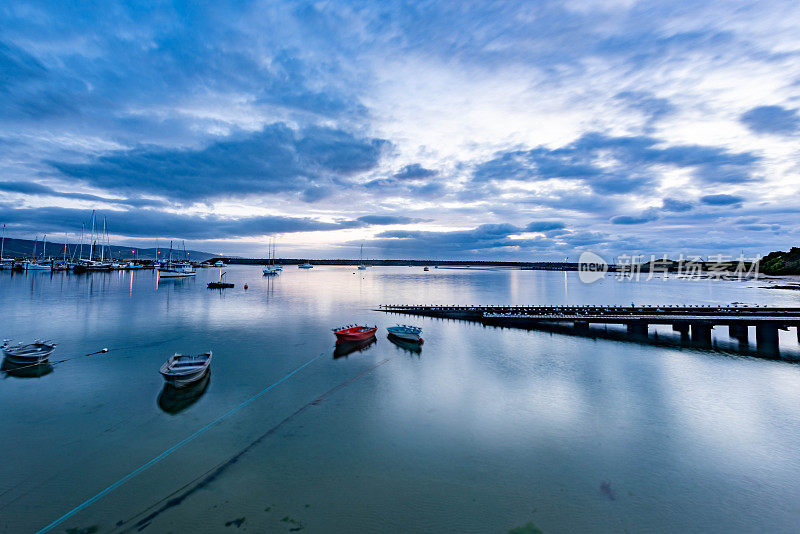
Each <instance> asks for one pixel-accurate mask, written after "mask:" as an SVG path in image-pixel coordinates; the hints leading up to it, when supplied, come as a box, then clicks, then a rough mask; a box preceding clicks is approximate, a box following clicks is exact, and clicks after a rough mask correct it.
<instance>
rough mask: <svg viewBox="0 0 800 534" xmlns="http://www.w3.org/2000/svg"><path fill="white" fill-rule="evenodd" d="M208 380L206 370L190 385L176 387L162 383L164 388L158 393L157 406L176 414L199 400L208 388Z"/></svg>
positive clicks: (209, 380)
mask: <svg viewBox="0 0 800 534" xmlns="http://www.w3.org/2000/svg"><path fill="white" fill-rule="evenodd" d="M209 382H211V372H210V371H207V372H206V374H205V376H204V377H203V378H201V379H200V380H199V381H198V382H196V383H194V384H192V385H191V386H187V387H183V388H176V387H174V386H171V385H169V384H164V389H162V390H161V393H159V394H158V407H159V408H161V409H162V410H163V411H165V412H166V413H168V414H171V415H175V414H178V413H180V412H182V411H184V410H185V409H186V408H188V407H189V406H191V405H192V404H194V403H195V402H197V401H198V400H200V397H202V396H203V394H204V393H205V392H206V389H208V384H209Z"/></svg>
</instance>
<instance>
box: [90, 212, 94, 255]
mask: <svg viewBox="0 0 800 534" xmlns="http://www.w3.org/2000/svg"><path fill="white" fill-rule="evenodd" d="M94 222H95V215H94V210H92V234H91V239H90V241H89V243H90V244H89V261H94Z"/></svg>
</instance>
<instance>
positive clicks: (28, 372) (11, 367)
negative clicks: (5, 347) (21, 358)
mask: <svg viewBox="0 0 800 534" xmlns="http://www.w3.org/2000/svg"><path fill="white" fill-rule="evenodd" d="M0 371H2V372H3V374H4V375H5V376H6V377H8V376H13V377H16V378H39V377H42V376H45V375H49V374H50V373H52V372H53V366H52V365H50V363H49V362H47V361H44V362H41V363H33V364H31V363H14V362H12V361H11V360H9V359H8V358H3V363H2V365H0Z"/></svg>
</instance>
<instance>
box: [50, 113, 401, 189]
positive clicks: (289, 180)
mask: <svg viewBox="0 0 800 534" xmlns="http://www.w3.org/2000/svg"><path fill="white" fill-rule="evenodd" d="M386 145H387V142H386V141H384V140H381V139H374V138H358V137H356V136H354V135H353V134H351V133H348V132H345V131H342V130H337V129H333V128H323V127H316V126H314V127H309V128H306V129H304V130H302V131H297V130H294V129H292V128H290V127H289V126H287V125H285V124H282V123H276V124H272V125H269V126H266V127H264V128H263V129H262V130H261V131H258V132H255V133H253V134H250V135H240V136H233V137H232V138H226V139H223V140H219V141H215V142H213V143H211V144H210V145H208V146H206V147H205V148H201V149H163V148H156V147H142V148H136V149H132V150H122V151H116V152H113V153H111V154H107V155H103V156H99V157H97V158H94V159H93V160H92V161H90V162H88V163H68V162H60V161H51V162H50V164H51V165H52V166H53V167H54V168H55V169H57V170H58V171H59V172H60V173H61V174H62V175H64V176H66V177H70V178H75V179H78V180H80V181H82V182H85V183H87V184H88V185H91V186H94V187H99V188H103V189H109V190H115V191H120V190H122V191H127V192H134V193H142V194H149V195H159V196H164V197H166V198H170V199H180V200H205V199H213V198H219V197H229V196H242V195H252V194H259V193H261V194H263V193H284V192H294V191H304V200H306V201H314V200H319V199H320V198H323V197H324V196H325V195H324V193H325V189H315V188H318V187H321V186H325V185H327V183H328V182H329V181H330V177H331V176H337V175H338V176H344V177H346V176H349V175H352V174H355V173H358V172H362V171H366V170H369V169H372V168H374V167H376V166H377V165H378V161H379V159H380V157H381V153H382V150H383V149H384V147H385V146H386Z"/></svg>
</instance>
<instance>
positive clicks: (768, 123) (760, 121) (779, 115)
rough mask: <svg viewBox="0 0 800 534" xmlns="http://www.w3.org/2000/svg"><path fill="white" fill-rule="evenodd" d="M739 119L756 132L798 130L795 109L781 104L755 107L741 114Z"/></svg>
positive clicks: (796, 131) (787, 133) (798, 124)
mask: <svg viewBox="0 0 800 534" xmlns="http://www.w3.org/2000/svg"><path fill="white" fill-rule="evenodd" d="M741 121H742V122H743V123H744V125H745V126H747V127H748V128H750V129H751V130H752V131H754V132H756V133H768V134H781V135H792V134H796V133H798V132H800V115H798V113H797V110H796V109H786V108H784V107H781V106H758V107H755V108H753V109H751V110H749V111H747V112H745V113H744V114H742V116H741Z"/></svg>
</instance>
